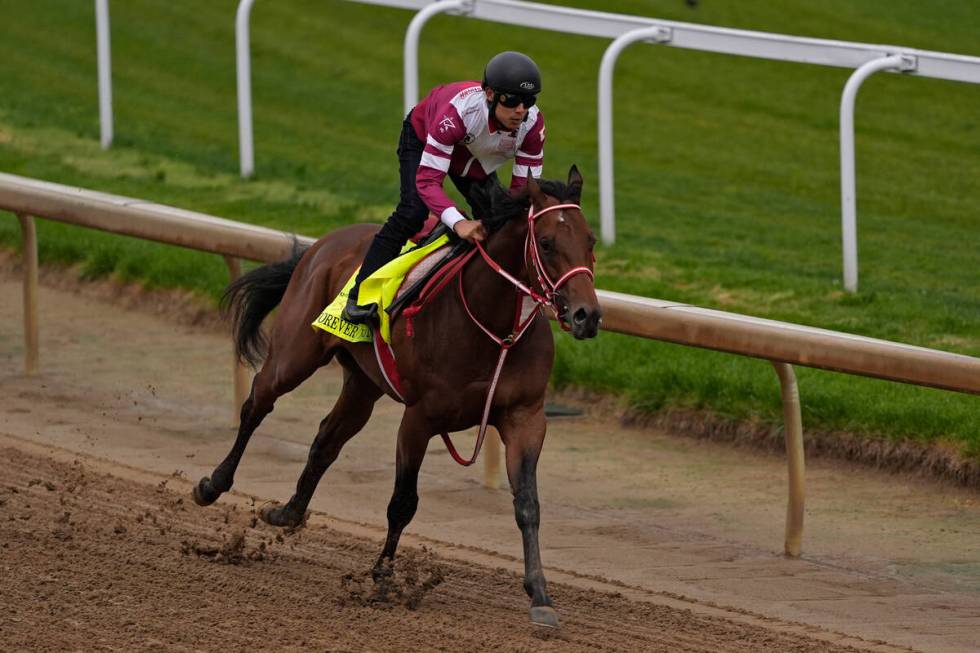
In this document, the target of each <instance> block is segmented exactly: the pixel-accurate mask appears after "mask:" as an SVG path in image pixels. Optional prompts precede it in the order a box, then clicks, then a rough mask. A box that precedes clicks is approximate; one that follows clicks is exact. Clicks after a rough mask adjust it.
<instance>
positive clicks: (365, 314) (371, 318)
mask: <svg viewBox="0 0 980 653" xmlns="http://www.w3.org/2000/svg"><path fill="white" fill-rule="evenodd" d="M340 319H342V320H344V321H345V322H350V323H351V324H370V323H372V322H376V321H377V320H378V305H377V304H368V305H366V306H361V305H360V304H358V303H357V299H355V298H353V297H351V298H350V299H348V300H347V305H346V306H344V310H343V311H342V312H341V314H340Z"/></svg>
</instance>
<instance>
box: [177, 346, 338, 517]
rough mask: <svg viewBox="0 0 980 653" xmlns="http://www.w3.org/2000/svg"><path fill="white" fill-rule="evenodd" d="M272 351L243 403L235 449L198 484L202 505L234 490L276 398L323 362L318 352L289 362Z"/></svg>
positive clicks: (196, 489) (196, 490) (195, 492)
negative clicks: (242, 464) (239, 471)
mask: <svg viewBox="0 0 980 653" xmlns="http://www.w3.org/2000/svg"><path fill="white" fill-rule="evenodd" d="M274 351H275V350H273V353H270V355H269V358H267V359H266V361H265V363H264V364H263V365H262V369H260V370H259V372H258V374H256V375H255V379H254V380H253V381H252V391H251V392H250V393H249V395H248V399H246V400H245V403H244V404H242V411H241V422H240V424H239V426H238V435H237V437H236V438H235V444H234V445H232V448H231V451H229V452H228V455H227V456H225V459H224V460H223V461H221V463H220V464H219V465H218V466H217V467H215V469H214V471H213V472H212V473H211V476H205V477H204V478H202V479H201V480H200V481H198V483H197V485H195V486H194V490H193V497H194V502H195V503H196V504H197V505H199V506H209V505H211V504H212V503H214V502H215V501H217V500H218V497H220V496H221V495H222V494H224V493H225V492H227V491H228V490H230V489H231V486H232V484H233V483H234V480H235V471H236V470H237V469H238V464H239V463H240V462H241V460H242V455H244V453H245V447H247V446H248V442H249V440H250V439H251V437H252V434H253V433H254V432H255V429H257V428H258V427H259V424H261V423H262V420H263V419H265V417H266V415H268V414H269V413H271V412H272V409H273V407H274V406H275V403H276V400H277V399H278V398H279V397H281V396H283V395H284V394H286V393H287V392H290V391H291V390H293V389H294V388H296V387H297V386H299V384H301V383H302V382H303V381H305V380H306V379H308V378H310V376H312V375H313V373H314V372H315V371H316V370H317V368H319V367H320V366H321V365H322V364H323V362H322V360H320V358H319V357H318V356H316V355H312V356H309V357H304V356H294V357H293V358H291V359H290V360H289V361H285V362H284V361H280V360H279V359H278V357H277V356H276V355H275V353H274Z"/></svg>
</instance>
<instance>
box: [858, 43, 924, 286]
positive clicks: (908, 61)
mask: <svg viewBox="0 0 980 653" xmlns="http://www.w3.org/2000/svg"><path fill="white" fill-rule="evenodd" d="M892 69H895V70H902V71H908V70H915V59H914V57H904V56H902V55H892V56H889V57H882V58H880V59H872V60H871V61H869V62H868V63H866V64H864V65H863V66H860V67H858V69H857V70H855V71H854V72H853V73H852V74H851V76H850V78H848V80H847V84H845V85H844V92H843V94H842V95H841V100H840V203H841V239H842V241H843V256H844V290H846V291H848V292H857V289H858V258H857V257H858V250H857V190H856V186H857V182H856V181H855V173H854V104H855V102H856V101H857V92H858V90H859V89H860V88H861V84H863V83H864V80H866V79H867V78H868V77H870V76H871V75H873V74H874V73H876V72H878V71H880V70H892Z"/></svg>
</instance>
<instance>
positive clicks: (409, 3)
mask: <svg viewBox="0 0 980 653" xmlns="http://www.w3.org/2000/svg"><path fill="white" fill-rule="evenodd" d="M352 1H354V2H360V3H366V4H374V5H382V6H386V7H395V8H399V9H411V10H416V11H419V10H420V11H419V13H418V14H417V15H416V16H415V17H414V19H413V20H412V21H411V23H410V24H409V26H408V29H407V31H406V35H405V44H404V61H403V65H404V89H403V90H404V101H403V105H404V106H403V108H404V112H406V113H407V112H408V110H409V109H410V108H411V107H412V106H413V105H414V104H415V102H416V101H417V100H418V41H419V35H420V33H421V30H422V27H423V26H424V25H425V23H426V22H428V20H429V19H430V18H431V17H432V16H434V15H437V14H439V13H451V14H456V15H460V16H465V17H469V18H475V19H479V20H485V21H490V22H497V23H504V24H509V25H519V26H523V27H536V28H539V29H546V30H551V31H558V32H565V33H569V34H581V35H587V36H597V37H603V38H612V39H614V41H613V43H612V44H611V45H610V47H609V49H608V50H607V51H606V53H605V55H604V56H603V61H602V66H601V71H600V77H599V98H598V100H599V189H600V193H599V199H600V211H599V219H600V223H601V234H602V239H603V242H605V243H606V244H612V243H613V242H615V238H616V231H615V189H614V182H613V136H612V118H613V107H612V78H613V71H614V69H615V65H616V59H617V58H618V56H619V54H620V53H621V52H622V51H623V50H624V49H625V48H626V46H628V45H630V44H632V43H635V42H637V41H645V42H650V43H658V44H663V45H666V46H668V47H675V48H684V49H691V50H702V51H705V52H717V53H722V54H731V55H740V56H746V57H757V58H763V59H775V60H779V61H789V62H796V63H806V64H816V65H823V66H837V67H843V68H854V69H856V70H857V71H858V72H856V73H855V75H854V76H852V78H851V80H849V81H848V85H847V86H846V87H845V90H844V94H843V97H842V100H841V134H840V140H841V207H842V209H841V222H842V225H843V228H842V239H843V250H844V253H843V259H844V286H845V288H846V289H848V290H851V291H856V290H857V229H856V219H857V218H856V208H855V207H856V199H855V196H856V191H855V188H856V182H855V171H854V165H853V162H854V124H853V99H854V96H855V95H856V93H857V88H858V87H859V86H860V81H863V79H864V78H866V76H867V74H866V71H868V70H871V71H877V70H890V71H900V72H903V73H906V74H909V75H917V76H921V77H933V78H936V79H946V80H952V81H961V82H969V83H973V84H977V83H980V57H969V56H964V55H957V54H949V53H945V52H934V51H930V50H919V49H915V48H907V47H903V46H897V45H875V44H868V43H855V42H848V41H836V40H830V39H814V38H803V37H798V36H788V35H784V34H771V33H768V32H756V31H750V30H738V29H729V28H723V27H712V26H706V25H695V24H692V23H683V22H677V21H667V20H658V19H653V18H646V17H642V16H629V15H623V14H613V13H608V12H601V11H588V10H584V9H573V8H570V7H560V6H554V5H544V4H539V3H533V2H523V1H520V0H442V1H441V2H439V1H438V0H437V1H436V2H430V1H429V0H352ZM254 3H255V0H240V3H239V5H238V11H237V13H236V18H235V44H236V46H235V47H236V61H237V69H236V70H237V72H236V74H237V80H238V83H237V89H238V133H239V168H240V171H241V175H242V176H243V177H250V176H251V175H252V174H254V172H255V148H254V138H253V127H252V125H253V120H252V84H251V63H250V53H249V21H250V16H251V9H252V5H253V4H254ZM95 4H96V17H97V26H98V30H97V32H98V46H99V47H98V52H99V88H100V102H99V106H100V114H101V124H102V146H103V148H107V147H109V145H110V144H111V142H112V131H113V125H112V99H111V98H112V86H111V75H110V72H109V66H110V60H109V36H108V34H109V27H108V23H109V16H108V0H95ZM644 34H650V35H652V36H649V37H644V36H638V35H644ZM896 56H897V57H901V63H900V64H898V65H888V66H885V65H883V64H882V62H884V61H886V60H887V61H895V59H893V57H896ZM872 63H874V65H872ZM866 66H871V67H870V68H866ZM859 73H860V74H859ZM849 93H850V95H849ZM848 103H849V105H848ZM845 105H848V106H849V108H846V107H845ZM845 111H847V112H849V113H848V117H849V118H848V119H847V124H845Z"/></svg>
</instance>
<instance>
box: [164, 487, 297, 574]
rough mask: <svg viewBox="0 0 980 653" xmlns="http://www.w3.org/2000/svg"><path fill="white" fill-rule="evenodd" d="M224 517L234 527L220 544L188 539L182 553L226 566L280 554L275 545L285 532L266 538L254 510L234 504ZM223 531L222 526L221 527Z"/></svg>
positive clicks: (274, 556) (181, 546)
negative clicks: (245, 511)
mask: <svg viewBox="0 0 980 653" xmlns="http://www.w3.org/2000/svg"><path fill="white" fill-rule="evenodd" d="M158 491H159V490H158ZM221 520H222V521H223V522H224V523H225V524H228V525H229V526H230V529H229V530H228V531H227V532H225V533H224V534H223V535H222V539H221V542H220V543H216V542H209V541H201V540H196V539H195V540H188V539H185V540H182V541H181V543H180V552H181V554H183V555H185V556H197V557H198V558H201V559H203V560H207V561H209V562H216V563H219V564H225V565H241V564H244V563H246V562H263V561H271V560H275V559H276V558H277V557H278V554H277V553H276V552H275V551H274V550H273V548H274V547H275V545H276V543H278V544H282V543H283V541H284V540H283V537H282V535H281V534H279V533H277V534H276V537H275V540H274V541H273V540H271V539H266V538H265V537H264V535H265V533H263V532H261V531H259V530H258V529H259V524H258V519H257V518H256V515H255V512H254V511H252V512H251V514H249V513H243V514H239V513H238V508H237V506H232V507H231V508H230V509H228V510H226V511H225V514H224V515H223V516H222V517H221ZM219 530H222V528H221V527H219ZM250 531H251V533H250Z"/></svg>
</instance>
